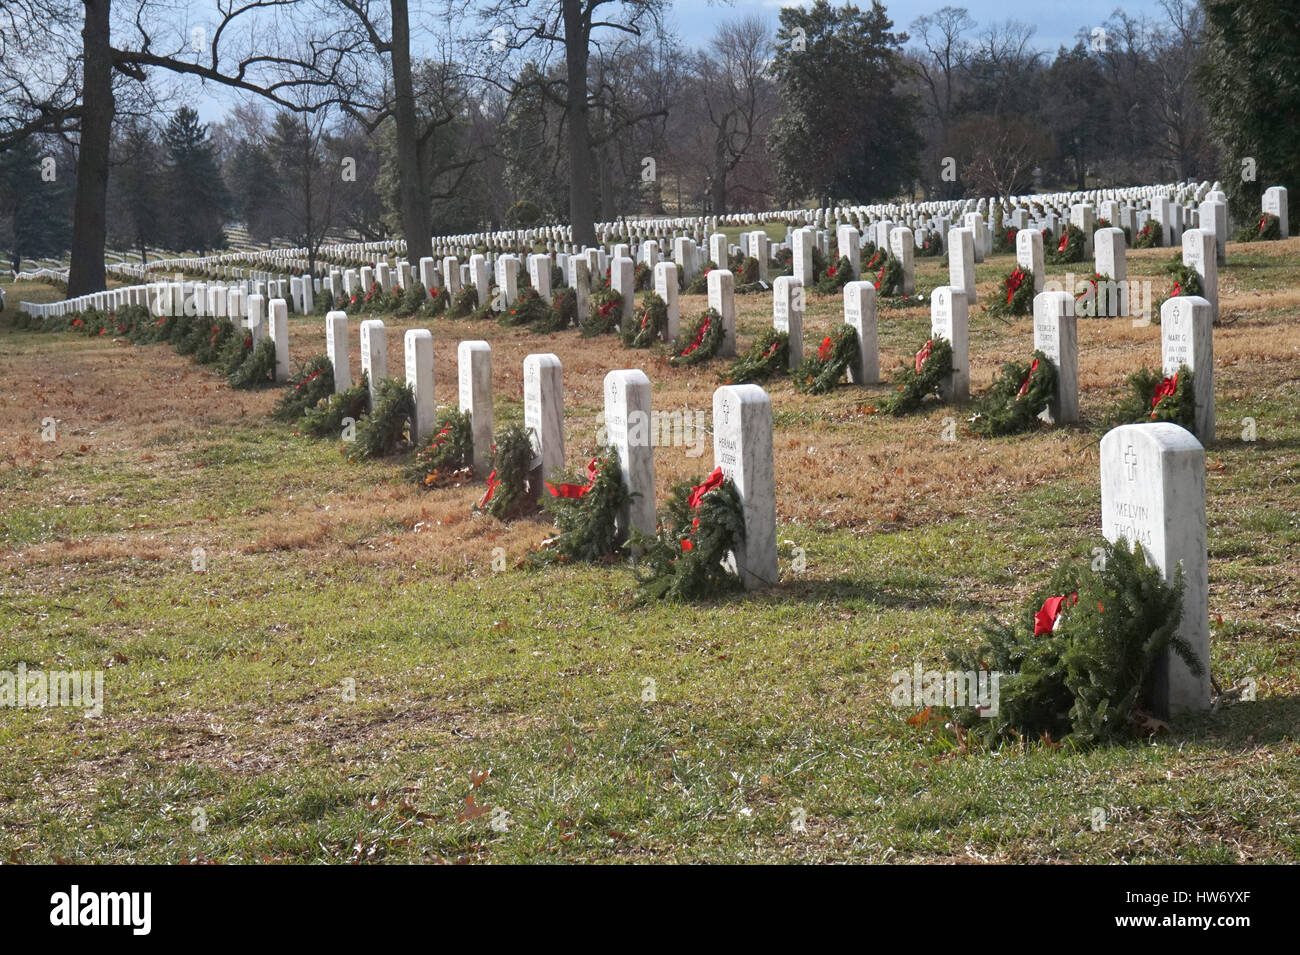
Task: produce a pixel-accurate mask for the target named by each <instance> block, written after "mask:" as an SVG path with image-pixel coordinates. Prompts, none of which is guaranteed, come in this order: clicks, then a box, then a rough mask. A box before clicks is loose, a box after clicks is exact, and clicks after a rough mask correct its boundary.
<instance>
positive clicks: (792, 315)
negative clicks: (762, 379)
mask: <svg viewBox="0 0 1300 955" xmlns="http://www.w3.org/2000/svg"><path fill="white" fill-rule="evenodd" d="M803 310H804V295H803V286H802V285H800V284H799V280H798V279H796V278H795V277H794V276H792V275H778V276H777V277H776V280H775V281H774V282H773V283H772V327H773V328H775V329H776V330H777V331H778V332H785V333H786V334H787V335H789V336H790V370H791V371H793V370H794V369H796V368H798V367H799V364H800V363H801V362H802V361H803Z"/></svg>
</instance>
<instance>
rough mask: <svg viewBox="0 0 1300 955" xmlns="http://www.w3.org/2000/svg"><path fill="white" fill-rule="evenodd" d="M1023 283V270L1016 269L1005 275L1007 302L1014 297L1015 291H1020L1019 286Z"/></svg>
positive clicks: (1009, 302)
mask: <svg viewBox="0 0 1300 955" xmlns="http://www.w3.org/2000/svg"><path fill="white" fill-rule="evenodd" d="M1024 284H1025V270H1024V269H1016V270H1015V271H1014V272H1012V273H1011V274H1010V275H1008V276H1007V304H1008V305H1010V304H1011V300H1012V299H1013V298H1015V297H1016V292H1018V291H1020V286H1022V285H1024Z"/></svg>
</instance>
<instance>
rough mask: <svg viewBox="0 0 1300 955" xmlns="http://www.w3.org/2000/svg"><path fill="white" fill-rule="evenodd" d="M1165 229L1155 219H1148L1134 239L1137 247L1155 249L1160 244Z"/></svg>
mask: <svg viewBox="0 0 1300 955" xmlns="http://www.w3.org/2000/svg"><path fill="white" fill-rule="evenodd" d="M1163 236H1164V230H1163V229H1162V228H1161V227H1160V223H1159V222H1157V221H1156V220H1155V219H1148V220H1147V221H1146V224H1145V225H1143V226H1142V228H1141V229H1139V230H1138V234H1137V236H1136V237H1134V239H1133V248H1135V249H1154V248H1156V247H1157V246H1159V245H1160V243H1161V240H1162V238H1163Z"/></svg>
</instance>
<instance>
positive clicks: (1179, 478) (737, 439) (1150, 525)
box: [272, 283, 1213, 713]
mask: <svg viewBox="0 0 1300 955" xmlns="http://www.w3.org/2000/svg"><path fill="white" fill-rule="evenodd" d="M862 284H866V283H862ZM852 294H853V291H852V290H847V289H846V302H847V301H848V300H849V297H850V296H851V295H852ZM859 294H860V292H859ZM932 304H933V316H932V321H933V333H934V334H935V335H936V336H943V337H946V338H949V340H950V341H951V340H953V338H951V337H949V336H953V337H959V336H958V335H957V332H958V330H961V329H963V327H964V312H965V303H964V293H963V292H962V291H961V290H958V289H954V288H951V287H947V288H941V289H938V290H936V292H935V295H934V298H933V303H932ZM1034 305H1035V309H1034V310H1035V345H1036V347H1040V348H1042V349H1043V350H1044V352H1045V353H1046V354H1048V356H1049V358H1050V359H1051V360H1052V361H1053V362H1055V363H1056V364H1057V366H1058V371H1059V372H1060V378H1061V380H1062V383H1063V390H1062V393H1061V394H1060V395H1058V402H1057V405H1056V406H1055V408H1056V411H1057V414H1058V417H1057V420H1062V421H1063V420H1070V419H1069V418H1068V417H1067V415H1068V412H1067V410H1066V408H1067V403H1068V402H1070V401H1071V400H1072V402H1073V404H1072V406H1073V408H1074V410H1075V412H1076V413H1077V389H1075V382H1076V381H1077V355H1076V353H1075V351H1076V348H1077V336H1076V334H1075V316H1074V314H1073V309H1072V305H1073V298H1072V297H1071V296H1070V295H1068V294H1066V293H1064V292H1043V293H1040V294H1039V295H1037V296H1036V297H1035V302H1034ZM274 306H275V303H273V308H272V311H273V312H275V311H277V309H276V308H275V307H274ZM864 311H865V310H864ZM860 314H861V313H860ZM846 317H847V318H850V322H849V323H850V324H853V322H852V320H851V319H852V315H851V314H849V315H846ZM1212 322H1213V317H1212V312H1211V309H1210V304H1209V302H1207V301H1205V300H1204V299H1201V298H1197V297H1180V298H1176V299H1172V300H1171V301H1169V302H1168V303H1167V304H1166V306H1165V309H1164V312H1163V315H1162V332H1161V334H1162V341H1163V351H1164V366H1165V370H1166V373H1172V371H1174V370H1177V368H1178V367H1179V366H1180V365H1188V366H1189V367H1191V368H1193V369H1194V370H1195V371H1197V372H1198V374H1197V378H1196V381H1197V410H1198V422H1199V421H1201V420H1202V418H1201V413H1202V410H1203V408H1205V409H1208V420H1209V422H1210V423H1209V426H1208V427H1209V430H1206V431H1204V432H1202V433H1204V434H1207V435H1212V434H1213V430H1212V428H1213V379H1212V373H1211V369H1212V368H1213V343H1212V331H1211V327H1212ZM278 327H279V326H278V325H277V324H276V323H275V322H274V321H273V322H272V328H273V329H277V328H278ZM854 327H855V328H857V327H858V326H856V325H855V326H854ZM960 337H964V335H962V336H960ZM348 339H349V333H348V316H347V315H346V314H345V313H343V312H331V313H330V314H329V315H328V316H327V317H326V351H327V354H328V356H329V359H330V361H331V363H332V365H333V367H334V369H335V376H334V377H335V388H336V390H340V391H341V390H344V389H346V388H349V387H350V386H351V383H352V380H351V371H350V365H349V354H348ZM360 344H361V369H362V371H363V373H365V375H366V376H367V379H368V381H369V382H370V385H371V387H372V389H373V388H375V387H376V386H377V385H378V382H379V381H380V380H382V379H383V378H385V377H387V375H388V368H387V349H386V346H387V338H386V329H385V326H384V323H383V322H382V321H381V320H378V319H368V320H365V321H363V322H362V323H361V327H360ZM404 348H405V365H406V368H405V371H406V382H407V384H409V385H410V386H411V388H412V391H413V393H414V395H415V409H416V410H415V421H414V422H413V437H414V438H415V440H416V441H417V442H419V443H423V442H424V441H427V440H428V439H429V437H430V435H431V434H432V433H433V429H434V421H435V417H436V403H435V400H434V382H433V336H432V334H431V332H430V331H429V330H428V329H410V330H408V331H407V332H406V334H405V338H404ZM457 369H458V386H459V387H458V399H459V408H460V410H461V411H463V412H465V413H467V414H468V416H469V419H470V422H471V430H472V436H473V448H474V451H473V455H474V466H475V468H476V470H478V471H479V472H480V473H483V472H485V470H486V468H487V467H488V466H489V462H490V454H491V447H492V440H493V426H494V419H493V392H492V350H491V346H490V345H489V344H488V343H487V342H486V341H463V342H460V344H459V346H458V348H457ZM523 372H524V423H525V426H526V427H527V428H528V429H529V432H530V436H531V439H532V441H533V448H534V460H533V467H534V468H535V469H537V471H538V473H539V474H541V475H545V476H554V475H556V474H558V473H559V472H561V471H563V469H564V465H565V451H564V398H563V389H562V366H561V362H560V359H559V358H558V357H557V356H556V355H554V354H534V355H528V356H527V357H526V358H525V359H524V364H523ZM1071 392H1072V395H1071V394H1070V393H1071ZM650 394H651V388H650V379H649V378H648V377H647V376H646V374H645V373H644V371H642V370H640V369H622V370H616V371H611V372H609V373H608V374H607V375H606V376H605V381H604V428H605V433H606V435H607V441H608V444H609V446H611V447H612V448H614V449H616V450H617V451H618V456H619V461H620V463H621V467H622V473H623V480H624V482H625V483H626V485H627V487H628V490H629V491H630V492H631V495H632V502H631V504H630V505H629V507H628V511H627V513H626V515H625V516H624V518H623V525H624V526H625V527H633V528H636V529H638V530H640V531H642V532H643V533H646V534H653V533H654V531H655V523H656V517H655V478H654V456H653V435H654V428H653V427H652V424H651V422H652V409H651V397H650ZM712 420H713V451H714V463H715V466H717V467H721V468H722V471H723V473H724V474H725V475H726V476H727V477H729V478H731V479H732V480H733V481H734V482H735V485H736V489H737V492H738V494H739V496H740V500H741V503H742V508H743V514H744V521H745V540H744V543H743V544H742V545H741V546H740V547H739V548H738V549H737V551H736V553H735V554H734V555H733V559H734V563H735V568H736V571H737V573H738V574H739V576H740V579H741V580H742V581H743V583H744V585H745V587H746V588H749V589H754V588H758V587H764V586H769V585H771V584H774V583H775V582H776V581H777V580H778V577H779V571H778V562H777V547H776V541H777V538H776V490H775V466H774V461H773V451H772V447H773V444H772V409H771V400H770V398H769V396H768V395H767V393H766V392H765V391H764V389H763V388H761V387H759V386H758V385H750V384H746V385H727V386H723V387H721V388H718V389H717V390H716V391H715V392H714V395H713V419H712ZM1101 481H1102V526H1103V533H1104V535H1105V537H1106V538H1107V539H1108V540H1112V541H1114V540H1118V539H1121V538H1123V539H1127V540H1129V541H1133V542H1137V543H1139V544H1141V545H1142V547H1143V548H1144V550H1145V551H1146V553H1147V555H1148V558H1149V559H1150V560H1151V562H1152V563H1153V565H1154V566H1156V567H1158V568H1159V569H1160V570H1161V571H1162V573H1164V574H1165V576H1166V578H1167V579H1169V580H1172V579H1173V576H1174V573H1175V570H1176V568H1178V567H1181V568H1182V572H1183V575H1184V583H1185V590H1184V613H1183V620H1182V623H1181V625H1180V628H1179V634H1180V635H1181V636H1182V637H1183V638H1184V639H1186V640H1187V641H1188V642H1189V644H1190V645H1191V646H1192V647H1193V649H1194V650H1195V652H1196V653H1197V655H1198V657H1199V659H1200V660H1201V661H1202V663H1203V664H1205V666H1204V673H1203V674H1202V675H1200V676H1197V675H1196V674H1193V673H1192V671H1191V670H1190V669H1189V668H1187V667H1186V665H1185V664H1183V663H1182V662H1181V660H1179V659H1178V658H1177V657H1175V656H1172V655H1171V656H1170V657H1169V659H1167V660H1166V661H1164V662H1163V663H1162V666H1161V671H1160V680H1159V681H1158V684H1159V687H1160V690H1159V692H1160V694H1161V696H1160V700H1159V701H1158V702H1159V707H1160V709H1161V711H1162V712H1166V713H1178V712H1181V711H1188V710H1199V709H1204V708H1205V707H1207V706H1208V704H1209V676H1208V672H1209V671H1208V661H1209V605H1208V577H1207V574H1208V562H1207V553H1206V520H1205V466H1204V449H1203V447H1202V445H1201V444H1200V442H1198V441H1197V439H1196V437H1195V436H1194V435H1192V434H1191V433H1189V432H1188V431H1186V430H1184V429H1183V428H1180V427H1178V426H1176V425H1172V424H1167V423H1151V424H1141V425H1124V426H1121V427H1118V428H1115V429H1113V430H1112V431H1110V432H1109V433H1108V434H1107V435H1106V436H1105V437H1104V438H1103V439H1102V443H1101Z"/></svg>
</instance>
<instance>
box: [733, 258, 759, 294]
mask: <svg viewBox="0 0 1300 955" xmlns="http://www.w3.org/2000/svg"><path fill="white" fill-rule="evenodd" d="M756 282H758V259H756V258H754V257H753V256H752V255H750V256H746V257H745V259H744V261H743V262H741V263H740V268H738V269H736V288H738V289H739V288H743V287H745V286H748V285H754V284H755V283H756Z"/></svg>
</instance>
